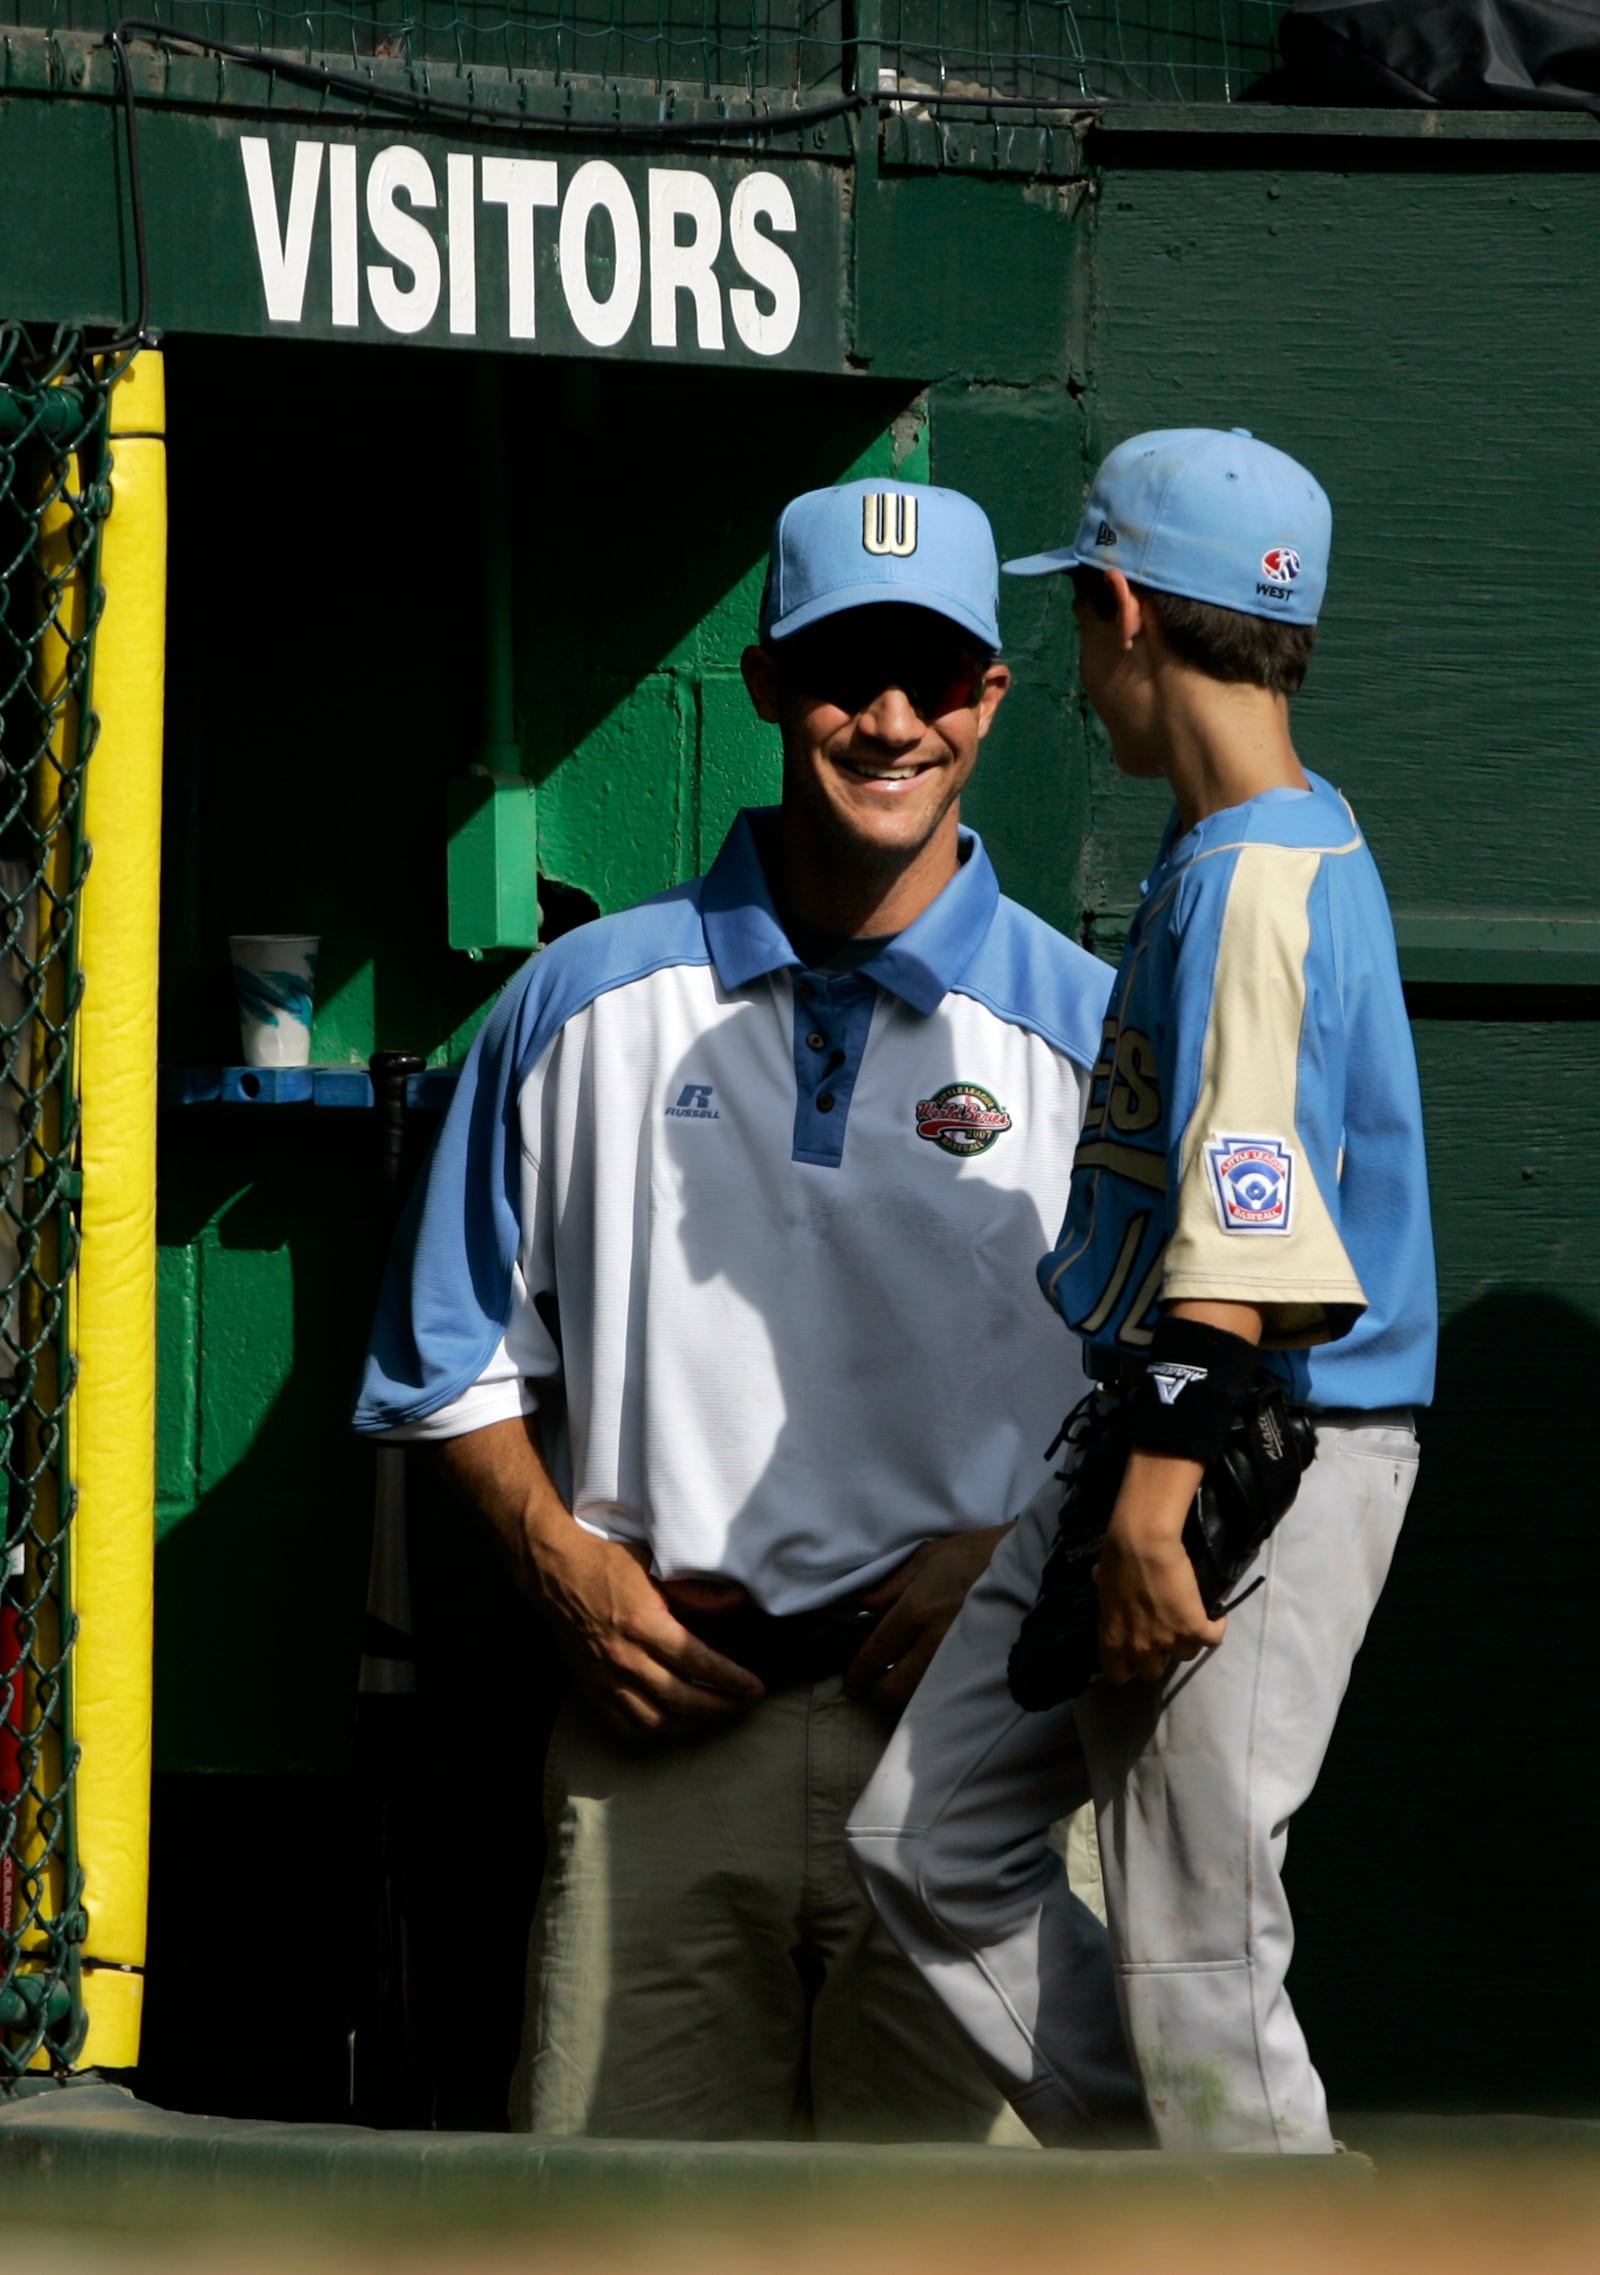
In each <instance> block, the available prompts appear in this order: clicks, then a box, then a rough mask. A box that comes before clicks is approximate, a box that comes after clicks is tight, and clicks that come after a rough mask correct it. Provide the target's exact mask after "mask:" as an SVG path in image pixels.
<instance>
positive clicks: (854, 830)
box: [746, 601, 1010, 867]
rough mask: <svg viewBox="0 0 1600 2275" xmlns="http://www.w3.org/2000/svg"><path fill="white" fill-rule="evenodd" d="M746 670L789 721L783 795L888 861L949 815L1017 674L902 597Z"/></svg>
mask: <svg viewBox="0 0 1600 2275" xmlns="http://www.w3.org/2000/svg"><path fill="white" fill-rule="evenodd" d="M746 677H747V679H748V680H749V681H750V687H751V693H752V695H754V697H755V699H756V705H757V709H758V710H760V711H761V713H762V716H763V717H765V718H769V719H772V720H775V721H776V723H777V725H778V726H779V727H780V728H781V729H782V733H783V757H784V802H785V804H786V805H789V806H799V807H802V808H803V809H805V810H806V811H807V812H808V813H809V815H810V816H811V817H812V819H813V820H814V821H815V822H816V823H817V824H819V825H820V826H821V828H822V829H824V830H825V831H826V833H827V835H828V836H830V837H831V838H832V839H833V840H834V841H835V842H836V843H837V844H839V845H840V846H841V847H848V848H849V850H850V852H851V854H852V855H853V856H854V858H855V859H856V860H857V861H861V860H862V859H863V858H865V859H867V860H868V861H872V860H874V859H876V860H878V861H881V862H882V863H883V864H884V865H885V866H889V867H898V866H899V865H901V864H902V863H904V862H905V861H907V860H909V859H910V858H912V857H913V856H915V855H916V854H917V853H919V852H920V851H921V850H922V848H923V847H924V846H925V845H926V844H927V843H928V841H929V840H930V839H931V838H932V837H933V836H934V835H935V833H936V832H937V831H938V829H939V827H940V825H941V823H943V822H944V821H945V819H946V817H947V816H948V815H950V814H951V813H952V810H953V809H954V807H955V805H956V802H957V800H958V799H959V798H960V796H961V793H962V791H963V789H964V788H965V787H966V784H967V782H968V780H969V778H970V776H971V774H972V770H973V768H974V766H975V765H976V764H977V758H978V745H979V743H980V742H982V740H983V738H984V736H985V735H986V734H987V733H988V731H989V725H990V721H991V720H992V719H993V717H994V713H995V711H996V709H997V708H998V706H999V703H1000V699H1001V697H1002V695H1003V694H1004V693H1005V690H1006V687H1007V685H1008V683H1009V680H1010V674H1009V673H1008V672H1007V670H1006V668H1005V666H1004V665H1003V664H995V663H991V661H990V660H989V657H988V654H987V652H986V651H985V650H984V649H982V648H981V647H979V646H978V644H977V643H976V642H975V641H974V640H973V638H972V636H971V635H970V634H969V633H967V632H964V631H962V629H961V628H960V626H959V625H956V624H953V623H951V622H950V620H949V619H948V618H947V617H943V616H938V615H935V614H934V612H933V611H932V610H931V609H926V608H918V607H913V606H910V605H908V604H906V603H904V602H898V601H885V602H879V603H875V604H873V605H871V606H869V607H865V608H852V609H846V610H842V611H841V612H840V613H839V614H838V615H837V616H832V617H829V618H827V619H826V620H825V621H824V622H823V623H821V624H819V625H817V626H816V627H815V628H814V629H813V630H810V631H804V632H797V633H795V634H794V635H793V636H792V637H791V638H789V639H787V640H784V641H781V642H774V644H773V645H772V647H771V648H769V649H755V650H752V651H750V655H749V656H748V657H747V659H746Z"/></svg>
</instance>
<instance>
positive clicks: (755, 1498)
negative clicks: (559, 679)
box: [357, 817, 1111, 1614]
mask: <svg viewBox="0 0 1600 2275" xmlns="http://www.w3.org/2000/svg"><path fill="white" fill-rule="evenodd" d="M759 826H760V824H759V823H758V824H757V825H756V826H755V827H753V826H752V822H751V819H750V818H749V817H745V818H742V819H741V820H740V822H739V823H738V824H737V826H736V827H735V829H734V830H733V832H732V834H731V836H730V837H729V840H728V842H727V844H726V845H725V846H724V848H723V850H722V852H721V854H720V855H719V856H718V859H717V861H716V864H715V866H714V867H713V869H712V871H711V873H710V875H709V876H707V877H704V878H701V879H698V880H697V881H696V882H695V883H693V884H690V885H684V886H681V887H679V888H678V889H677V890H676V891H674V892H671V893H667V894H664V895H663V896H661V897H660V898H659V899H657V900H654V901H650V902H647V903H646V904H645V905H644V906H643V907H640V908H634V909H629V910H626V911H624V912H623V913H622V914H620V915H617V916H612V917H607V918H603V919H601V920H600V921H599V922H597V923H594V924H586V925H583V926H581V927H580V928H579V929H578V930H577V931H575V932H571V933H569V934H568V935H567V936H566V937H565V938H564V939H562V940H558V941H557V942H556V943H555V944H554V945H553V946H552V947H550V948H548V949H546V950H545V951H544V952H543V954H541V955H539V956H537V957H535V958H534V959H533V961H532V962H531V963H530V964H529V965H528V966H527V967H526V969H525V970H524V971H523V972H522V973H521V974H520V975H519V976H518V977H517V978H516V979H515V980H513V981H512V983H511V985H510V987H509V988H508V989H507V990H506V993H505V994H504V996H503V997H502V998H501V1000H500V1002H499V1004H498V1005H497V1007H496V1009H495V1011H494V1013H493V1015H492V1017H491V1018H490V1020H489V1021H488V1023H487V1025H486V1026H485V1028H484V1031H483V1034H482V1036H481V1037H480V1039H479V1041H478V1043H477V1044H476V1045H475V1047H474V1049H473V1051H472V1054H471V1056H470V1058H469V1059H468V1061H467V1064H466V1066H465V1068H464V1069H463V1071H462V1076H461V1082H460V1086H459V1089H458V1091H457V1094H456V1098H455V1102H454V1104H453V1105H452V1107H451V1110H450V1113H449V1116H448V1118H447V1120H446V1123H445V1126H444V1129H443V1131H442V1132H441V1136H440V1142H439V1146H438V1149H437V1151H436V1153H435V1155H434V1159H433V1162H432V1165H431V1168H430V1170H429V1173H428V1175H427V1178H426V1180H425V1182H424V1184H423V1185H422V1187H421V1188H420V1189H419V1191H418V1194H417V1196H416V1200H415V1203H414V1205H413V1207H412V1210H411V1213H410V1216H409V1218H408V1221H407V1225H406V1227H405V1230H404V1232H403V1234H402V1237H401V1240H400V1242H399V1244H398V1247H397V1252H396V1255H395V1259H394V1263H393V1267H392V1269H391V1273H390V1277H389V1280H388V1284H387V1289H386V1293H385V1295H384V1299H383V1304H382V1308H381V1311H380V1315H379V1319H378V1323H377V1328H376V1331H375V1333H374V1336H373V1342H372V1349H371V1354H370V1357H369V1360H368V1365H367V1374H366V1382H365V1386H364V1389H363V1392H362V1398H361V1404H360V1408H359V1411H358V1415H357V1426H358V1427H359V1428H361V1429H364V1430H370V1431H374V1432H380V1433H383V1434H385V1435H388V1436H390V1437H398V1438H441V1437H450V1436H458V1435H461V1434H463V1433H465V1432H467V1431H470V1430H475V1429H479V1428H482V1427H484V1426H485V1425H487V1424H491V1423H496V1422H500V1421H504V1420H507V1419H510V1418H513V1417H515V1416H517V1415H519V1414H528V1413H532V1412H537V1413H538V1415H539V1417H540V1425H541V1429H542V1432H543V1436H544V1443H545V1446H546V1450H547V1452H548V1454H549V1457H550V1461H551V1467H552V1470H553V1472H554V1473H555V1475H556V1478H557V1482H558V1483H559V1484H560V1485H561V1486H562V1488H563V1491H564V1492H565V1494H566V1496H567V1500H568V1505H569V1506H570V1507H571V1509H572V1510H573V1513H574V1515H575V1516H576V1518H577V1520H578V1522H579V1523H580V1524H582V1525H584V1526H585V1527H586V1528H587V1529H588V1530H590V1531H592V1532H595V1533H597V1534H600V1535H601V1536H603V1537H605V1538H608V1539H613V1540H626V1541H635V1542H641V1543H644V1544H645V1545H646V1546H648V1548H649V1550H650V1554H651V1559H652V1563H653V1565H654V1567H655V1569H656V1571H657V1572H658V1573H659V1574H661V1576H662V1577H664V1578H670V1577H671V1576H673V1575H674V1574H680V1573H688V1572H715V1573H719V1574H721V1575H723V1576H725V1577H726V1578H728V1579H731V1580H736V1581H738V1582H740V1583H741V1584H742V1585H744V1586H745V1587H747V1588H748V1589H749V1590H750V1592H751V1594H752V1595H753V1596H754V1597H755V1599H756V1601H757V1602H758V1603H759V1604H761V1605H762V1606H763V1608H764V1609H766V1610H767V1611H770V1612H774V1613H780V1614H782V1613H789V1612H798V1611H805V1610H808V1609H810V1608H812V1607H813V1606H815V1605H817V1604H821V1603H827V1602H829V1601H831V1600H833V1599H834V1598H836V1597H838V1596H841V1595H843V1594H846V1593H848V1592H851V1591H853V1590H856V1589H859V1588H864V1587H870V1586H871V1585H872V1583H873V1581H874V1580H875V1579H877V1578H879V1577H881V1576H882V1574H883V1573H885V1572H886V1571H889V1570H891V1569H892V1568H893V1567H894V1566H895V1565H896V1564H897V1563H899V1562H900V1561H901V1560H902V1559H903V1558H904V1557H905V1556H906V1555H907V1554H908V1553H909V1552H910V1551H911V1550H912V1549H913V1548H915V1547H916V1546H917V1545H918V1543H919V1542H921V1541H924V1540H927V1539H929V1538H932V1537H935V1536H937V1535H940V1534H944V1533H949V1532H954V1531H959V1530H962V1529H965V1528H967V1527H971V1526H974V1525H987V1524H996V1523H999V1522H1002V1521H1003V1520H1004V1519H1005V1518H1007V1517H1009V1516H1011V1515H1013V1514H1014V1513H1015V1512H1016V1510H1017V1509H1018V1508H1019V1507H1020V1506H1021V1505H1022V1503H1023V1502H1025V1501H1026V1500H1027V1499H1028V1498H1029V1496H1030V1495H1031V1494H1032V1493H1033V1492H1034V1491H1035V1490H1036V1489H1037V1488H1038V1486H1039V1485H1041V1484H1042V1483H1043V1482H1044V1480H1045V1478H1046V1477H1047V1476H1048V1475H1049V1463H1048V1462H1047V1460H1046V1458H1045V1449H1046V1447H1047V1446H1048V1444H1049V1442H1050V1440H1051V1438H1052V1437H1053V1435H1054V1433H1055V1429H1056V1425H1057V1423H1058V1422H1059V1420H1060V1417H1061V1414H1062V1412H1063V1410H1064V1409H1065V1408H1066V1407H1067V1406H1069V1405H1070V1404H1072V1403H1073V1402H1074V1400H1075V1399H1076V1398H1077V1396H1078V1395H1080V1393H1081V1390H1082V1387H1083V1376H1082V1372H1081V1368H1080V1367H1079V1364H1078V1354H1077V1351H1076V1347H1075V1346H1072V1345H1069V1344H1068V1343H1067V1341H1066V1339H1065V1338H1064V1337H1062V1336H1060V1335H1055V1334H1050V1333H1042V1332H1041V1331H1040V1329H1041V1323H1040V1321H1039V1317H1038V1307H1037V1304H1036V1303H1035V1302H1034V1300H1033V1296H1032V1290H1031V1287H1030V1284H1029V1279H1030V1274H1031V1272H1032V1268H1033V1265H1034V1263H1035V1261H1036V1259H1037V1257H1038V1254H1039V1251H1040V1249H1041V1248H1042V1247H1043V1246H1044V1243H1045V1242H1046V1241H1047V1240H1048V1239H1049V1237H1050V1232H1051V1228H1052V1227H1053V1226H1054V1225H1056V1224H1058V1223H1059V1222H1060V1218H1061V1211H1062V1209H1063V1208H1064V1207H1065V1205H1066V1199H1067V1189H1068V1184H1069V1179H1070V1165H1071V1160H1072V1155H1073V1150H1074V1148H1075V1146H1076V1143H1077V1138H1078V1132H1079V1129H1080V1127H1081V1125H1082V1117H1083V1107H1084V1101H1085V1098H1086V1096H1087V1094H1088V1087H1089V1070H1090V1068H1091V1067H1092V1066H1093V1064H1094V1057H1095V1052H1096V1049H1097V1048H1098V1042H1099V1034H1100V1023H1101V1018H1102V1015H1103V1013H1104V1010H1105V1004H1106V999H1107V996H1108V994H1109V992H1110V982H1111V974H1110V972H1109V970H1108V969H1107V968H1106V966H1105V965H1104V964H1101V963H1099V962H1097V961H1096V959H1095V958H1093V957H1092V956H1088V955H1085V954H1084V952H1083V950H1082V949H1081V948H1078V947H1076V946H1074V945H1073V943H1072V942H1070V941H1068V940H1064V939H1063V938H1062V937H1061V935H1060V934H1059V933H1057V932H1053V931H1052V930H1051V929H1050V927H1049V926H1048V925H1046V924H1043V923H1041V922H1040V920H1039V919H1038V918H1037V917H1034V916H1030V915H1029V914H1028V913H1027V912H1026V911H1025V910H1023V909H1020V908H1018V907H1017V906H1016V905H1015V904H1014V903H1013V902H1010V901H1008V900H1006V899H1004V898H1003V897H1002V895H1001V893H1000V890H999V887H998V884H997V882H996V880H995V874H994V871H993V869H992V868H991V867H990V865H989V862H988V859H987V857H986V856H985V854H984V851H983V848H982V846H981V845H980V844H979V842H978V840H977V839H976V838H975V837H973V836H972V835H971V833H970V832H963V833H962V845H961V852H962V858H961V863H960V867H959V869H958V871H957V873H956V875H955V876H954V877H953V878H952V879H951V881H950V883H949V884H948V885H946V887H945V889H944V891H943V892H942V893H941V894H940V895H939V897H938V899H937V900H935V901H934V902H933V904H932V905H931V906H930V907H929V908H927V909H925V910H924V911H923V913H922V915H921V916H919V917H918V918H917V919H916V921H915V922H914V923H913V924H910V925H908V926H907V927H906V929H905V930H904V931H903V932H901V933H900V934H899V935H898V936H897V937H896V938H895V939H894V940H893V941H891V942H890V943H889V944H888V945H887V946H885V947H883V948H880V949H879V950H878V952H877V953H876V954H875V955H873V956H872V957H871V959H870V960H869V961H868V962H866V963H865V964H863V965H862V966H861V968H860V969H859V970H858V971H855V972H851V973H849V974H846V975H834V976H829V975H826V974H822V973H817V972H808V971H806V970H805V969H803V968H802V966H801V963H800V959H799V958H798V956H797V955H796V953H795V950H794V948H793V946H792V945H791V943H790V941H789V938H788V936H787V934H786V933H785V931H784V929H783V926H782V924H781V923H780V922H779V919H778V915H777V912H776V910H775V909H774V907H773V904H772V899H771V896H770V893H769V891H768V887H767V883H766V877H765V874H764V871H763V866H762V862H761V860H760V857H759V847H758V839H757V829H758V828H759Z"/></svg>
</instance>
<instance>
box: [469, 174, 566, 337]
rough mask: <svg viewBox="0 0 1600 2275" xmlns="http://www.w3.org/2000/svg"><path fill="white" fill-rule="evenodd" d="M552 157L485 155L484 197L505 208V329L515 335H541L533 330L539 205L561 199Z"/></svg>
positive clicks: (486, 202)
mask: <svg viewBox="0 0 1600 2275" xmlns="http://www.w3.org/2000/svg"><path fill="white" fill-rule="evenodd" d="M557 194H558V193H557V190H556V162H555V160H554V159H553V158H485V160H484V161H483V202H484V204H485V205H503V206H504V207H505V209H506V301H507V323H506V329H507V330H508V331H509V333H510V334H511V337H512V338H513V339H514V340H531V339H536V338H537V337H538V335H537V333H536V332H535V330H534V314H535V309H534V291H533V275H534V244H533V211H534V207H535V206H539V205H551V206H553V205H554V204H555V202H556V198H557Z"/></svg>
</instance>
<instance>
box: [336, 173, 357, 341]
mask: <svg viewBox="0 0 1600 2275" xmlns="http://www.w3.org/2000/svg"><path fill="white" fill-rule="evenodd" d="M358 226H359V223H358V216H357V202H356V154H355V151H354V150H353V148H352V147H351V145H350V144H349V143H348V142H330V143H329V145H328V265H329V268H330V271H331V274H330V276H329V280H328V281H329V286H330V297H331V300H332V304H333V320H334V322H335V323H336V324H351V325H354V324H359V323H360V321H361V253H360V246H359V241H358V237H357V229H358Z"/></svg>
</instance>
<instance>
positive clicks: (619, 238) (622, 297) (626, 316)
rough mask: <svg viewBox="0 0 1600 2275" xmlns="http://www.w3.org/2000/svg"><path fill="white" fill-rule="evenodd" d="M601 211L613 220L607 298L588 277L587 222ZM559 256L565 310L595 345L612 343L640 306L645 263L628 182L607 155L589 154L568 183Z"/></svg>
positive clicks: (625, 328) (598, 346) (637, 217)
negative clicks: (596, 294) (590, 155)
mask: <svg viewBox="0 0 1600 2275" xmlns="http://www.w3.org/2000/svg"><path fill="white" fill-rule="evenodd" d="M597 213H604V214H605V215H606V216H607V217H608V218H609V220H610V223H611V237H612V249H613V258H612V275H611V290H610V292H609V293H608V294H607V295H606V297H605V299H604V300H600V299H598V298H597V297H596V296H595V293H594V290H593V287H592V286H591V284H590V282H589V224H590V222H591V220H592V219H593V218H594V216H595V214H597ZM560 257H561V289H562V291H563V292H564V293H565V294H566V298H567V313H568V314H569V315H570V316H571V318H572V321H573V323H574V324H575V325H576V326H577V328H578V330H579V331H580V332H581V333H582V334H583V337H584V338H585V339H586V340H587V341H588V342H589V344H590V346H591V347H596V348H614V347H615V346H616V344H617V342H618V341H619V340H620V339H622V338H623V337H624V335H625V334H626V332H627V329H628V326H629V325H630V324H631V323H632V322H633V318H634V311H635V310H636V309H637V307H638V305H639V286H640V282H641V278H642V271H643V263H642V260H641V257H640V243H639V216H638V214H637V213H636V212H635V211H634V204H633V198H632V196H631V195H630V194H629V190H628V185H627V183H626V182H625V181H624V180H623V178H622V176H621V174H620V173H618V171H617V169H616V167H615V166H613V165H612V164H611V162H610V160H609V159H606V158H591V159H589V160H588V161H587V162H586V163H585V164H584V165H582V166H580V167H579V168H578V171H577V172H576V173H575V174H574V175H573V177H572V179H571V181H570V182H569V183H568V184H567V194H566V198H565V200H564V201H563V203H562V207H561V238H560Z"/></svg>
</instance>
